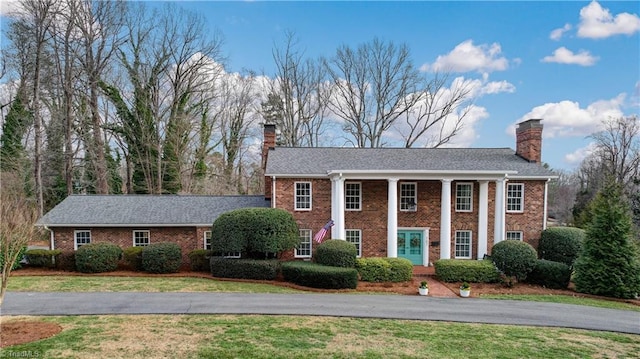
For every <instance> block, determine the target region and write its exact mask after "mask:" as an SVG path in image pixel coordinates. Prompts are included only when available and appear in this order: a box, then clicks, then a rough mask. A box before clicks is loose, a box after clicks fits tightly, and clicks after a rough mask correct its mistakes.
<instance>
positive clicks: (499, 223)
mask: <svg viewBox="0 0 640 359" xmlns="http://www.w3.org/2000/svg"><path fill="white" fill-rule="evenodd" d="M506 183H507V179H506V178H501V179H499V180H497V181H496V208H495V222H494V226H493V244H496V243H499V242H502V241H503V240H504V235H505V233H504V229H505V227H504V222H505V211H506V207H505V204H504V195H505V193H504V192H505V187H506Z"/></svg>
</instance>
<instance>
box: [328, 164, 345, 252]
mask: <svg viewBox="0 0 640 359" xmlns="http://www.w3.org/2000/svg"><path fill="white" fill-rule="evenodd" d="M331 219H333V222H334V225H333V227H331V238H332V239H343V240H344V239H345V235H346V232H345V226H344V178H342V177H340V176H336V177H334V178H332V179H331Z"/></svg>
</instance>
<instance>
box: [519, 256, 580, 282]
mask: <svg viewBox="0 0 640 359" xmlns="http://www.w3.org/2000/svg"><path fill="white" fill-rule="evenodd" d="M570 280H571V268H569V266H568V265H566V264H565V263H560V262H553V261H548V260H546V259H538V261H537V262H536V266H535V267H534V268H533V271H532V272H531V273H529V275H528V276H527V282H529V283H532V284H538V285H541V286H544V287H547V288H552V289H565V288H567V287H568V286H569V281H570Z"/></svg>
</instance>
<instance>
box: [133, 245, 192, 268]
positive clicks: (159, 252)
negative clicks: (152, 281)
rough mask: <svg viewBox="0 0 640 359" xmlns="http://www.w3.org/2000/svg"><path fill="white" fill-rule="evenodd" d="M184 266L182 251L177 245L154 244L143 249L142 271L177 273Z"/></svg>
mask: <svg viewBox="0 0 640 359" xmlns="http://www.w3.org/2000/svg"><path fill="white" fill-rule="evenodd" d="M181 265H182V249H181V248H180V246H179V245H178V244H177V243H173V242H160V243H152V244H150V245H148V246H146V247H144V248H143V249H142V269H143V270H144V271H145V272H149V273H176V272H177V271H178V270H179V269H180V266H181Z"/></svg>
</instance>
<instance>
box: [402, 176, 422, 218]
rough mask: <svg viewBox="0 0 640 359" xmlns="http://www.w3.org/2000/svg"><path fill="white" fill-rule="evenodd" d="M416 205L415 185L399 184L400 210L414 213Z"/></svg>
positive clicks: (412, 183)
mask: <svg viewBox="0 0 640 359" xmlns="http://www.w3.org/2000/svg"><path fill="white" fill-rule="evenodd" d="M417 205H418V198H417V196H416V183H415V182H410V183H401V184H400V210H401V211H412V212H415V210H416V207H417Z"/></svg>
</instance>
